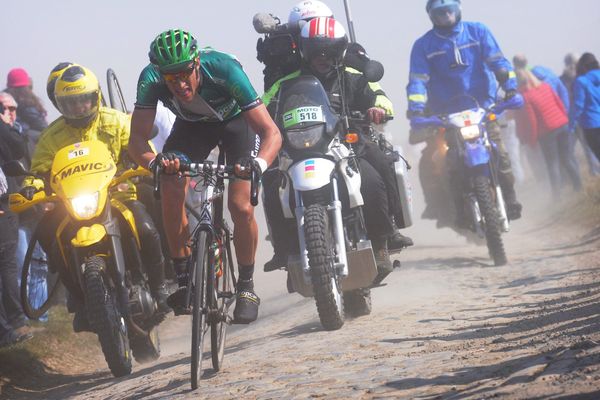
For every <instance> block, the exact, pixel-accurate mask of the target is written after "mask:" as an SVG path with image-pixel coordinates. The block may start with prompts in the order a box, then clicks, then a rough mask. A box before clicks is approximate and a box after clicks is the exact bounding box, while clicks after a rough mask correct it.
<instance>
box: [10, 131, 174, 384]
mask: <svg viewBox="0 0 600 400" xmlns="http://www.w3.org/2000/svg"><path fill="white" fill-rule="evenodd" d="M3 170H4V171H5V174H6V175H10V176H19V175H33V176H36V175H35V174H32V173H30V172H28V171H26V170H25V169H24V168H23V166H22V165H21V164H20V163H19V162H11V163H8V164H5V165H4V166H3ZM116 173H117V166H116V164H115V162H114V160H113V158H112V156H111V153H110V152H109V150H108V149H107V147H106V145H105V144H104V143H103V142H100V141H86V142H80V143H75V144H73V145H69V146H66V147H64V148H62V149H61V150H59V151H58V152H57V153H56V155H55V157H54V161H53V163H52V168H51V171H50V177H49V178H47V177H42V176H36V178H40V179H43V180H44V184H45V185H44V187H45V188H46V191H45V192H44V191H41V192H37V193H36V194H35V195H34V197H33V198H32V199H31V200H28V199H27V198H25V197H24V196H22V195H21V194H18V193H17V194H11V195H10V198H9V205H10V209H11V210H12V211H14V212H16V213H20V212H23V211H25V210H27V209H29V208H31V207H33V206H35V205H36V204H40V203H48V202H51V203H58V204H56V207H57V208H58V207H62V208H63V209H64V210H66V212H65V216H64V219H63V220H62V222H61V223H60V224H59V227H58V230H57V232H56V243H57V244H58V253H60V254H57V256H60V257H61V258H62V260H63V262H64V265H65V266H66V271H61V280H62V281H63V283H65V286H66V287H67V288H69V292H70V294H71V295H72V296H74V297H75V298H76V299H77V300H79V301H81V302H83V303H84V304H85V311H86V313H87V318H88V320H89V323H90V327H91V329H92V330H93V331H94V332H95V333H96V334H97V335H98V339H99V340H100V344H101V347H102V352H103V353H104V357H105V359H106V362H107V363H108V367H109V368H110V370H111V372H112V373H113V375H114V376H124V375H128V374H129V373H131V358H132V355H133V357H134V358H135V359H136V360H137V361H138V362H147V361H152V360H155V359H157V358H158V357H159V356H160V342H159V338H158V331H157V329H156V326H157V325H158V324H159V323H160V322H162V320H163V319H164V315H163V314H160V313H158V312H157V306H156V302H155V300H154V299H153V297H152V296H151V295H150V290H149V287H148V281H147V274H146V271H145V270H144V265H143V264H142V262H141V256H140V251H141V248H140V239H139V236H138V232H137V229H136V225H135V220H134V217H133V213H132V212H131V211H130V210H129V209H128V208H127V206H126V205H125V204H124V203H122V202H121V201H119V200H117V199H116V198H115V197H113V194H114V193H115V192H117V191H119V190H124V189H125V188H126V186H127V185H128V184H127V183H126V182H127V180H128V179H130V178H133V177H136V176H151V173H150V172H149V171H147V170H145V169H143V168H137V169H128V170H126V171H125V172H123V173H122V174H121V175H119V176H116ZM48 188H50V189H51V190H48ZM116 197H118V196H116ZM57 211H58V210H57ZM34 237H37V235H34ZM32 240H33V239H32ZM30 247H31V243H30ZM66 280H68V281H69V283H70V284H66V283H67V282H66Z"/></svg>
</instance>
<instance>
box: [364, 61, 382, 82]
mask: <svg viewBox="0 0 600 400" xmlns="http://www.w3.org/2000/svg"><path fill="white" fill-rule="evenodd" d="M362 72H363V76H364V77H365V79H366V80H367V81H368V82H379V81H380V80H381V78H383V73H384V69H383V65H382V64H381V63H380V62H379V61H374V60H369V61H367V62H366V64H365V66H364V69H363V71H362Z"/></svg>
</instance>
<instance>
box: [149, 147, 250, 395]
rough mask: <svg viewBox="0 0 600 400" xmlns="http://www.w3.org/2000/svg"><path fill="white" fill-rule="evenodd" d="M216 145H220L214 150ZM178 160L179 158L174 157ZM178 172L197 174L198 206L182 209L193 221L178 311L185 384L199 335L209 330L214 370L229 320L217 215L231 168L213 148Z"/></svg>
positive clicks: (232, 281)
mask: <svg viewBox="0 0 600 400" xmlns="http://www.w3.org/2000/svg"><path fill="white" fill-rule="evenodd" d="M220 150H221V149H220ZM180 161H181V160H180ZM160 173H161V170H160V169H158V168H157V169H156V170H155V172H154V177H155V178H154V192H155V193H158V192H159V191H160V188H159V186H160V180H159V175H160ZM180 173H181V174H182V175H183V176H184V177H190V178H198V180H197V182H196V183H195V185H194V190H195V191H196V192H197V193H199V195H200V196H199V197H200V202H199V204H200V206H199V207H197V208H196V209H195V208H194V207H191V206H190V204H189V203H188V204H186V209H187V211H188V212H189V213H190V214H191V215H192V216H193V217H194V218H195V219H196V220H197V221H198V222H197V224H196V226H195V228H194V229H193V230H192V232H191V234H190V240H189V241H188V246H189V247H190V249H191V257H190V265H189V282H188V286H187V292H186V296H185V304H186V306H185V308H184V313H187V314H191V315H192V356H191V378H192V379H191V384H192V389H197V388H198V383H199V380H200V377H201V375H202V359H203V348H204V337H205V335H206V334H207V333H208V330H209V329H210V353H211V358H212V366H213V369H214V370H215V371H217V372H218V371H220V370H221V367H222V365H223V358H224V354H225V338H226V333H227V326H228V325H230V324H231V323H232V317H231V315H230V314H229V310H230V308H231V306H232V304H233V303H234V302H235V294H236V287H237V279H236V276H235V271H236V268H235V265H234V260H233V256H232V252H231V244H232V240H233V234H232V231H231V229H230V228H229V226H228V224H227V221H226V220H225V219H224V217H223V200H224V193H225V180H228V179H236V176H235V174H234V167H233V166H228V165H224V153H223V152H222V151H220V152H219V158H218V161H217V164H214V163H212V162H210V161H204V162H202V163H189V164H185V163H181V164H180ZM250 175H251V203H252V205H254V206H255V205H256V204H257V203H258V193H257V187H258V175H257V174H255V172H254V169H252V170H251V174H250Z"/></svg>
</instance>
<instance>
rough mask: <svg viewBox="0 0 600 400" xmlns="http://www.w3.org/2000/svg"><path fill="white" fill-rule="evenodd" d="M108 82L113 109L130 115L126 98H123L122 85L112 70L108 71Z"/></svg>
mask: <svg viewBox="0 0 600 400" xmlns="http://www.w3.org/2000/svg"><path fill="white" fill-rule="evenodd" d="M106 82H107V85H108V98H109V100H110V106H111V108H114V109H115V110H119V111H121V112H124V113H125V114H128V113H129V111H128V110H127V103H126V102H125V97H123V91H122V90H121V85H119V80H118V79H117V74H115V71H113V70H112V69H111V68H109V69H108V70H107V71H106Z"/></svg>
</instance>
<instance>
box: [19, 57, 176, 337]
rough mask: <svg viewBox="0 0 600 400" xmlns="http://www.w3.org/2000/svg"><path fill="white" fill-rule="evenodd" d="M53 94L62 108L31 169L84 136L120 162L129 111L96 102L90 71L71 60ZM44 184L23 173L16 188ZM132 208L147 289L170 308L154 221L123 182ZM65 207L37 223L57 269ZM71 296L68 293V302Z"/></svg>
mask: <svg viewBox="0 0 600 400" xmlns="http://www.w3.org/2000/svg"><path fill="white" fill-rule="evenodd" d="M54 100H55V101H56V105H57V108H58V110H59V111H60V113H61V114H62V116H61V117H59V118H58V119H57V120H56V121H54V122H53V123H52V124H50V126H48V128H46V129H45V130H44V131H43V132H42V135H41V137H40V140H39V142H38V144H37V146H36V148H35V152H34V153H33V157H32V160H31V171H32V172H35V173H37V174H42V175H48V174H49V173H50V168H51V166H52V162H53V160H54V156H55V154H56V152H58V151H59V150H60V149H62V148H63V147H65V146H68V145H70V144H74V143H77V142H81V141H86V140H100V141H102V142H103V143H105V144H106V145H107V147H108V149H109V151H110V152H111V154H112V156H113V159H114V160H115V162H116V163H117V166H118V168H119V169H122V168H124V165H123V159H122V157H121V152H122V151H124V150H126V149H127V145H128V141H129V128H130V120H129V116H127V115H126V114H124V113H122V112H119V111H117V110H113V109H110V108H107V107H103V106H101V105H100V104H101V95H100V86H99V84H98V79H97V78H96V76H95V75H94V73H93V72H92V71H90V70H89V69H87V68H85V67H82V66H80V65H76V64H73V65H70V66H68V67H67V68H66V69H65V70H64V71H63V73H62V74H61V75H60V77H59V78H57V80H56V82H55V86H54ZM43 189H44V182H43V181H42V180H40V179H35V178H33V177H27V178H25V180H24V181H23V188H22V189H21V191H20V193H21V194H22V195H23V196H25V197H26V198H28V199H32V198H33V195H34V194H35V193H36V192H38V191H40V190H43ZM115 196H117V197H119V198H120V199H121V200H122V201H124V202H125V204H126V205H127V207H128V208H129V209H130V210H131V211H132V213H133V215H134V218H135V222H136V228H137V230H138V232H139V235H140V241H141V246H142V261H143V262H144V265H146V267H147V269H148V275H149V276H148V278H149V279H148V280H149V284H150V291H151V293H152V295H153V296H154V298H155V299H156V301H157V303H158V307H159V310H160V311H161V312H168V311H170V310H169V308H168V306H167V304H166V299H167V296H168V292H167V287H166V285H165V283H164V267H163V264H164V258H163V254H162V251H161V247H160V237H159V235H158V233H157V231H156V228H155V226H154V222H153V221H152V219H151V218H150V215H149V214H148V212H147V211H146V209H145V207H144V205H143V204H142V203H140V202H139V201H137V197H136V190H135V186H134V185H133V184H131V183H129V184H128V189H127V190H125V191H122V192H118V193H115ZM64 213H65V209H64V208H62V207H56V208H55V209H54V210H53V211H51V212H48V213H46V214H45V215H44V216H43V218H42V220H41V221H40V223H39V226H41V227H43V232H42V236H41V238H40V244H41V245H42V248H43V249H44V251H45V252H46V253H47V254H48V255H49V258H50V264H51V267H53V268H56V269H57V270H58V271H59V272H60V271H62V270H63V268H65V267H64V265H63V262H62V257H61V256H60V255H57V253H56V246H53V245H52V244H53V242H54V235H55V234H56V231H57V228H58V225H59V224H60V222H61V221H62V220H63V218H64ZM61 276H62V277H63V278H64V279H63V282H65V284H66V286H67V287H68V286H69V274H61ZM74 300H75V299H74V298H72V296H71V297H70V302H73V301H74ZM70 305H71V306H72V309H73V307H74V309H73V311H75V318H74V319H73V328H74V330H75V331H76V332H80V331H83V330H89V324H88V321H87V318H86V317H85V312H80V311H83V310H82V308H81V306H82V304H77V303H75V302H73V303H71V304H70Z"/></svg>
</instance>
